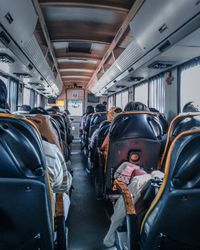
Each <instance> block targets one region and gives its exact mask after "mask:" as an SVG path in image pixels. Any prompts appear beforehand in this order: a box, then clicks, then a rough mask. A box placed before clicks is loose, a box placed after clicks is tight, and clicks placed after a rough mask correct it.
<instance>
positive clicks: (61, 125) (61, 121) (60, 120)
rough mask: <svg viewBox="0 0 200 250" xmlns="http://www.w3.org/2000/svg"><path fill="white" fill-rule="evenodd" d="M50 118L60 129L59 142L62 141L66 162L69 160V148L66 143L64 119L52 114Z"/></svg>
mask: <svg viewBox="0 0 200 250" xmlns="http://www.w3.org/2000/svg"><path fill="white" fill-rule="evenodd" d="M51 117H52V118H53V119H54V120H55V121H56V122H57V125H58V126H59V129H60V134H61V140H62V147H61V148H62V150H63V154H64V157H65V160H66V162H67V161H68V160H70V146H69V144H68V141H67V128H66V126H65V121H64V117H63V116H62V115H60V114H58V113H57V114H52V115H51Z"/></svg>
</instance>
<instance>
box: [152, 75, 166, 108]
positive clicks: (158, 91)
mask: <svg viewBox="0 0 200 250" xmlns="http://www.w3.org/2000/svg"><path fill="white" fill-rule="evenodd" d="M149 107H150V108H155V109H157V110H159V111H160V112H161V113H164V112H165V79H164V75H162V76H158V77H155V78H152V79H151V80H150V81H149Z"/></svg>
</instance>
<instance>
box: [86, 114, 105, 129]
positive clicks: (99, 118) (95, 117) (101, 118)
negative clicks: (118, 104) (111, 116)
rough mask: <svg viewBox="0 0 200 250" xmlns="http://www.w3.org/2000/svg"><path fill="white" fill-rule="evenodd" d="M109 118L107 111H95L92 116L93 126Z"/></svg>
mask: <svg viewBox="0 0 200 250" xmlns="http://www.w3.org/2000/svg"><path fill="white" fill-rule="evenodd" d="M106 119H107V115H106V112H102V113H94V114H93V116H92V118H91V123H90V125H91V126H96V125H99V124H100V123H101V122H102V121H105V120H106Z"/></svg>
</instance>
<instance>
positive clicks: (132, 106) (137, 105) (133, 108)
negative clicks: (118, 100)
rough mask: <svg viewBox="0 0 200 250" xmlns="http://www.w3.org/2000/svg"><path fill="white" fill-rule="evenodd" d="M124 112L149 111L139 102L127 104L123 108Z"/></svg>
mask: <svg viewBox="0 0 200 250" xmlns="http://www.w3.org/2000/svg"><path fill="white" fill-rule="evenodd" d="M124 111H125V112H129V111H149V108H148V107H147V106H146V105H145V104H144V103H141V102H129V103H128V104H126V106H125V108H124Z"/></svg>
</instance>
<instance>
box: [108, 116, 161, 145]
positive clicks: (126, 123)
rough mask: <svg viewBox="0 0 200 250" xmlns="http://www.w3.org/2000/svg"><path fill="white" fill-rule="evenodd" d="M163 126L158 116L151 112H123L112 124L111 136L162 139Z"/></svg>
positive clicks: (117, 138)
mask: <svg viewBox="0 0 200 250" xmlns="http://www.w3.org/2000/svg"><path fill="white" fill-rule="evenodd" d="M161 136H162V127H161V124H160V122H159V119H158V117H157V116H155V115H153V114H151V113H139V112H135V113H131V112H127V113H122V114H119V115H118V116H117V117H116V118H115V119H114V121H113V122H112V124H111V129H110V138H111V139H112V140H115V139H116V140H119V139H125V138H147V139H153V140H155V139H158V138H159V139H160V138H161Z"/></svg>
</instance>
